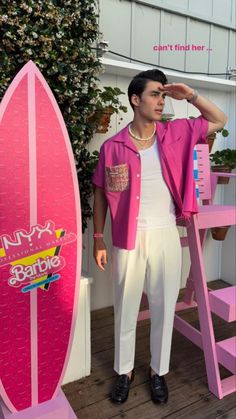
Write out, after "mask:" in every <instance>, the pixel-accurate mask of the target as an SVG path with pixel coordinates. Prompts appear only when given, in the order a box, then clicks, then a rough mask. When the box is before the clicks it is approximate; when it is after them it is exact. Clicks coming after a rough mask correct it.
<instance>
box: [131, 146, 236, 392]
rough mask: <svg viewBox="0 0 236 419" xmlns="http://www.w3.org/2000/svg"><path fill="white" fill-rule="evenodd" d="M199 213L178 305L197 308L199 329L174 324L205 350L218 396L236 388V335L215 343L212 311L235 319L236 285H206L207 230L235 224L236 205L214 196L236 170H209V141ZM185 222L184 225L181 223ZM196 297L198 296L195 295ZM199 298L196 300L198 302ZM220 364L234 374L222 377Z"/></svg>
mask: <svg viewBox="0 0 236 419" xmlns="http://www.w3.org/2000/svg"><path fill="white" fill-rule="evenodd" d="M195 148H196V150H197V160H198V173H199V180H198V182H197V183H198V190H199V201H202V204H201V205H199V212H198V213H197V214H194V215H192V217H191V223H190V225H189V226H188V227H186V228H187V236H186V237H181V245H182V247H185V246H189V252H190V260H191V267H190V272H189V276H188V279H187V283H186V289H185V294H184V297H183V300H182V301H181V302H178V303H177V304H176V313H177V312H178V311H182V310H185V309H189V308H191V307H197V308H198V317H199V322H200V331H199V330H197V329H196V328H194V327H193V326H192V325H190V324H189V323H188V322H187V321H185V320H183V319H182V318H181V317H180V316H179V315H178V314H175V321H174V327H175V328H176V329H177V330H178V331H179V332H180V333H182V334H183V335H184V336H185V337H187V338H188V339H189V340H191V341H192V342H193V343H194V344H196V345H197V346H198V347H200V348H201V349H203V352H204V358H205V365H206V371H207V378H208V386H209V389H210V391H211V392H212V393H213V394H215V396H217V397H218V398H219V399H222V398H223V397H224V396H226V395H227V394H230V393H232V392H234V391H236V337H233V338H229V339H226V340H223V341H220V342H216V340H215V336H214V329H213V324H212V317H211V312H213V313H215V314H217V315H218V316H220V317H221V318H223V319H224V320H226V321H227V322H231V321H233V320H236V286H230V287H226V288H223V289H220V290H216V291H211V290H209V289H208V287H207V280H206V274H205V269H204V261H203V249H204V243H205V240H206V234H207V229H208V228H211V227H220V226H225V225H235V224H236V212H235V211H236V208H235V207H234V206H228V205H215V204H213V198H214V195H215V191H216V186H217V179H218V177H219V176H227V177H236V174H235V173H212V172H210V163H209V151H208V150H209V149H208V145H207V144H201V145H197V146H196V147H195ZM180 225H183V224H180ZM194 297H195V298H194ZM195 299H196V301H195ZM148 317H149V312H148V310H146V311H143V312H142V311H141V312H140V313H139V317H138V320H143V319H145V318H148ZM219 364H221V365H223V366H224V367H225V368H227V369H228V370H229V371H230V372H231V373H232V375H231V376H230V377H228V378H225V379H221V377H220V371H219Z"/></svg>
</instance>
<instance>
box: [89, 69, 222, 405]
mask: <svg viewBox="0 0 236 419" xmlns="http://www.w3.org/2000/svg"><path fill="white" fill-rule="evenodd" d="M166 95H168V96H171V97H173V98H174V99H177V100H185V99H186V100H188V101H189V102H190V103H192V104H193V105H194V106H196V107H197V108H198V109H199V111H200V113H201V115H200V116H199V117H198V118H195V119H186V118H183V119H176V120H174V121H169V122H159V121H160V120H161V118H162V113H163V108H164V104H165V96H166ZM128 96H129V101H130V105H131V107H132V109H133V111H134V118H133V121H132V122H131V123H130V124H128V126H126V127H125V128H123V129H122V130H121V131H120V132H118V133H117V134H116V135H114V136H113V137H112V138H110V139H109V140H107V141H105V142H104V144H103V145H102V147H101V151H100V157H99V162H98V165H97V168H96V171H95V174H94V176H93V183H94V185H95V191H94V258H95V261H96V263H97V265H98V266H99V268H101V269H102V270H104V265H106V263H107V249H106V245H105V243H104V240H103V229H104V224H105V218H106V212H107V207H108V206H109V209H110V213H111V221H112V243H113V248H112V275H113V281H114V315H115V357H114V358H115V359H114V369H115V371H116V372H117V373H118V377H117V379H116V383H115V386H114V389H113V391H112V393H111V400H112V401H113V402H115V403H123V402H124V401H125V400H126V399H127V397H128V394H129V388H130V383H131V382H132V381H133V378H134V371H133V366H134V354H135V335H136V324H137V317H138V312H139V305H140V300H141V296H142V292H143V289H144V286H145V290H146V293H147V297H148V303H149V310H150V319H151V333H150V350H151V362H150V389H151V397H152V400H153V401H154V402H155V403H166V402H167V400H168V387H167V384H166V381H165V378H164V375H165V374H167V373H168V371H169V361H170V351H171V339H172V331H173V321H174V312H175V304H176V301H177V297H178V293H179V288H180V278H181V262H182V261H181V253H182V252H181V244H180V238H179V234H178V229H177V226H176V219H179V218H182V219H184V220H185V221H188V219H189V217H190V215H191V213H194V212H197V203H196V196H195V189H194V181H193V148H194V146H195V144H197V143H200V142H202V143H203V142H205V141H206V137H207V135H208V134H211V133H213V132H215V131H216V130H218V129H220V128H222V127H223V126H224V125H225V123H226V121H227V118H226V115H225V114H224V113H223V112H222V111H221V110H220V109H218V108H217V107H216V106H215V105H214V104H213V103H211V102H210V101H208V100H207V99H206V98H204V97H202V96H200V95H199V94H198V92H197V91H196V90H194V89H192V88H191V87H189V86H187V85H185V84H183V83H172V84H167V78H166V76H165V74H164V73H163V72H161V71H159V70H156V69H154V70H148V71H144V72H142V73H139V74H138V75H136V76H135V77H134V78H133V80H132V81H131V83H130V85H129V88H128Z"/></svg>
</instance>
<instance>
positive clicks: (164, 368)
mask: <svg viewBox="0 0 236 419" xmlns="http://www.w3.org/2000/svg"><path fill="white" fill-rule="evenodd" d="M181 265H182V251H181V243H180V237H179V233H178V229H177V226H176V225H173V226H170V227H163V228H159V229H157V230H152V231H138V232H137V238H136V244H135V249H133V250H125V249H120V248H118V247H115V246H113V250H112V273H113V281H114V313H115V359H114V369H115V371H116V372H117V373H118V374H127V373H128V372H130V371H131V370H132V369H133V367H134V354H135V338H136V325H137V317H138V313H139V306H140V301H141V297H142V293H143V290H144V288H145V292H146V294H147V297H148V303H149V310H150V319H151V336H150V350H151V363H150V365H151V368H152V369H153V370H154V371H155V372H156V373H157V374H159V375H164V374H166V373H167V372H168V371H169V362H170V351H171V340H172V332H173V322H174V313H175V304H176V301H177V298H178V293H179V289H180V280H181Z"/></svg>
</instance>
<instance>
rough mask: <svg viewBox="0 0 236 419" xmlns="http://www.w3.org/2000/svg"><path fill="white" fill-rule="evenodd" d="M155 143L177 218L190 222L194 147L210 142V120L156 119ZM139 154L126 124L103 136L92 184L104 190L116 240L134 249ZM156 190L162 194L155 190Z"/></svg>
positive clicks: (194, 209) (194, 203)
mask: <svg viewBox="0 0 236 419" xmlns="http://www.w3.org/2000/svg"><path fill="white" fill-rule="evenodd" d="M156 126H157V145H158V150H159V155H160V162H161V167H162V174H163V177H164V179H165V182H166V184H167V186H168V187H169V190H170V192H171V195H172V197H173V201H174V204H175V210H176V219H178V220H179V219H183V220H185V221H188V220H189V218H190V216H191V213H196V212H198V205H197V200H196V192H195V184H194V178H193V148H194V146H195V145H196V144H198V143H206V137H207V131H208V121H207V120H206V119H204V118H203V117H202V116H199V117H198V118H195V119H186V118H184V119H175V120H174V121H169V122H157V123H156ZM140 176H141V160H140V154H139V152H138V150H137V148H136V147H135V145H134V143H133V142H132V140H131V139H130V137H129V134H128V125H127V126H126V127H125V128H123V129H122V130H121V131H119V132H118V133H117V134H116V135H114V136H113V137H111V138H110V139H108V140H107V141H105V142H104V143H103V145H102V147H101V150H100V156H99V162H98V165H97V167H96V170H95V173H94V175H93V179H92V181H93V183H94V184H95V185H96V186H98V187H100V188H102V189H103V190H104V193H105V196H106V199H107V202H108V205H109V208H110V213H111V221H112V242H113V245H114V246H117V247H120V248H122V249H128V250H131V249H134V247H135V239H136V232H137V219H138V214H139V202H140V187H141V178H140ZM153 193H157V194H158V190H157V191H153Z"/></svg>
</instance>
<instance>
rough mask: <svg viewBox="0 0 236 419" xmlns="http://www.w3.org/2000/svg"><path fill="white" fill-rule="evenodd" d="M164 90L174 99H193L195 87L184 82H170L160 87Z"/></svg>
mask: <svg viewBox="0 0 236 419" xmlns="http://www.w3.org/2000/svg"><path fill="white" fill-rule="evenodd" d="M159 89H160V90H161V91H162V92H165V93H166V95H167V96H170V97H172V98H173V99H177V100H183V99H186V100H187V99H191V97H192V96H193V94H194V89H192V88H191V87H189V86H187V85H186V84H184V83H168V84H164V85H163V86H161V87H159Z"/></svg>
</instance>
